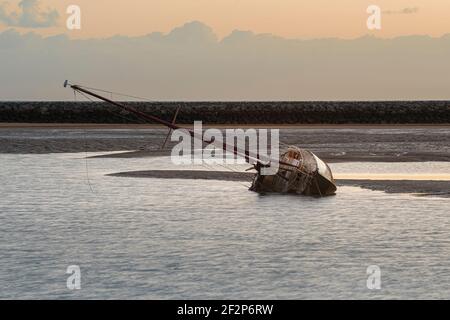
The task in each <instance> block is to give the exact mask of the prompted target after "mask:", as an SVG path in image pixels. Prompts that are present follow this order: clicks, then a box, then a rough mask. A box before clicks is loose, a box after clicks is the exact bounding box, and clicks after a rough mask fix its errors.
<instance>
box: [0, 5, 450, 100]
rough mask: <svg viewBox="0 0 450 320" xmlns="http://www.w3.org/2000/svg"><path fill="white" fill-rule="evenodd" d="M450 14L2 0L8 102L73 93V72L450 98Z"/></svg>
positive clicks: (292, 93)
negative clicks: (71, 18) (377, 17)
mask: <svg viewBox="0 0 450 320" xmlns="http://www.w3.org/2000/svg"><path fill="white" fill-rule="evenodd" d="M72 4H76V5H79V6H80V8H81V30H68V29H67V28H66V19H67V17H68V15H67V13H66V8H67V7H68V6H69V5H72ZM369 5H378V6H379V7H380V8H381V12H382V14H381V29H380V30H369V29H368V28H367V25H366V21H367V18H368V17H369V14H368V13H367V12H366V10H367V7H368V6H369ZM449 17H450V1H449V0H406V1H405V0H395V1H392V0H371V1H365V0H340V1H336V0H308V1H302V0H126V1H125V0H123V1H122V0H70V1H66V0H8V1H4V0H0V100H67V99H73V96H72V95H71V93H70V92H67V90H66V91H63V90H61V89H60V85H61V83H62V82H63V81H64V79H66V78H68V79H70V80H72V81H74V82H78V83H82V84H86V85H91V86H94V87H102V88H107V89H111V90H114V91H122V92H128V93H130V94H133V95H139V96H145V97H149V98H151V99H154V100H391V99H396V100H398V99H407V100H411V99H439V100H440V99H450V93H449V92H450V90H449V86H450V59H448V57H449V56H450V19H449Z"/></svg>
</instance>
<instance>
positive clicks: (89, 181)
mask: <svg viewBox="0 0 450 320" xmlns="http://www.w3.org/2000/svg"><path fill="white" fill-rule="evenodd" d="M73 96H74V100H75V102H77V92H76V91H75V90H73ZM83 133H84V134H83V135H84V154H85V156H84V159H85V172H86V182H87V184H88V186H89V190H90V191H91V193H95V191H94V188H93V187H92V184H91V179H90V176H89V164H88V152H87V131H86V128H83Z"/></svg>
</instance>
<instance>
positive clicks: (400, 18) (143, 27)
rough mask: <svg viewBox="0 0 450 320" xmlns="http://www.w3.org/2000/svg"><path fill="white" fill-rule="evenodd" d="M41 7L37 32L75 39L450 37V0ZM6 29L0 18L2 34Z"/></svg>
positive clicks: (106, 2)
mask: <svg viewBox="0 0 450 320" xmlns="http://www.w3.org/2000/svg"><path fill="white" fill-rule="evenodd" d="M26 1H35V0H26ZM5 2H6V1H3V0H0V3H5ZM7 2H9V3H10V5H9V7H8V6H7V7H6V11H8V10H14V9H17V4H18V2H19V1H18V0H9V1H7ZM70 4H77V5H79V6H80V7H81V9H82V30H81V31H68V30H67V29H66V28H65V20H66V18H67V14H66V12H65V11H66V8H67V6H68V5H70ZM372 4H374V5H378V6H380V7H381V9H382V11H383V12H384V14H383V15H382V30H380V31H378V30H377V31H369V30H368V29H367V27H366V20H367V17H368V14H367V13H366V9H367V7H368V6H369V5H372ZM40 6H41V8H42V9H45V10H47V8H54V9H56V10H57V11H58V13H59V19H58V21H57V22H58V26H56V27H49V28H39V29H37V28H35V31H37V32H39V33H41V34H44V35H50V34H57V33H68V34H70V35H71V37H75V38H87V37H109V36H112V35H117V34H121V35H127V36H137V35H144V34H148V33H151V32H155V31H160V32H164V33H166V32H169V31H170V30H172V29H173V28H174V27H176V26H179V25H182V24H184V23H186V22H189V21H193V20H197V21H201V22H203V23H205V24H207V25H209V26H210V27H211V28H212V29H213V30H214V31H215V33H216V34H217V35H218V37H219V39H220V38H223V37H225V36H226V35H228V34H229V33H231V32H232V31H233V30H235V29H239V30H251V31H253V32H255V33H272V34H274V35H278V36H282V37H285V38H301V39H311V38H327V37H338V38H355V37H359V36H362V35H365V34H374V35H376V36H378V37H395V36H401V35H412V34H414V35H424V34H427V35H431V36H441V35H443V34H445V33H450V18H449V17H450V1H449V0H395V1H392V0H369V1H366V0H339V1H336V0H308V1H306V0H126V1H124V0H41V1H40ZM6 28H8V26H7V25H5V23H1V19H0V32H1V31H3V30H5V29H6ZM29 29H30V28H20V30H21V31H29Z"/></svg>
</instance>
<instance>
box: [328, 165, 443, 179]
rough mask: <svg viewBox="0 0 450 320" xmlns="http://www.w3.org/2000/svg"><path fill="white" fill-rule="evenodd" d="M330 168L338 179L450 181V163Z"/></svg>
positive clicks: (338, 166) (337, 166)
mask: <svg viewBox="0 0 450 320" xmlns="http://www.w3.org/2000/svg"><path fill="white" fill-rule="evenodd" d="M330 166H331V168H332V169H333V172H334V177H335V178H336V179H371V180H450V163H448V162H404V163H401V162H386V163H382V162H376V163H374V162H352V163H332V164H330Z"/></svg>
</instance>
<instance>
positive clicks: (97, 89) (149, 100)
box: [77, 85, 155, 102]
mask: <svg viewBox="0 0 450 320" xmlns="http://www.w3.org/2000/svg"><path fill="white" fill-rule="evenodd" d="M77 86H78V87H80V88H85V89H90V90H95V91H99V92H104V93H109V94H110V95H111V97H112V95H113V94H114V95H115V96H121V97H127V98H133V99H138V100H141V101H148V102H154V101H155V100H151V99H149V98H143V97H138V96H133V95H129V94H125V93H120V92H114V91H111V90H105V89H99V88H93V87H87V86H81V85H77Z"/></svg>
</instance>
